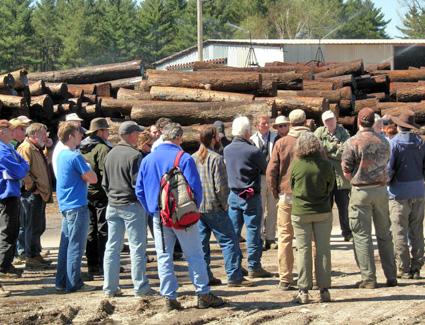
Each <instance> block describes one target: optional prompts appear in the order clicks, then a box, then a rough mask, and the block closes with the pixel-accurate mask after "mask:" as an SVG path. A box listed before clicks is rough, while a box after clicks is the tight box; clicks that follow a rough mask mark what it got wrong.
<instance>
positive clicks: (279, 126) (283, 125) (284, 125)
mask: <svg viewBox="0 0 425 325" xmlns="http://www.w3.org/2000/svg"><path fill="white" fill-rule="evenodd" d="M288 126H289V125H288V124H279V125H278V126H277V127H278V128H283V127H285V128H286V127H288Z"/></svg>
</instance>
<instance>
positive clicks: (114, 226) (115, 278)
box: [103, 202, 150, 295]
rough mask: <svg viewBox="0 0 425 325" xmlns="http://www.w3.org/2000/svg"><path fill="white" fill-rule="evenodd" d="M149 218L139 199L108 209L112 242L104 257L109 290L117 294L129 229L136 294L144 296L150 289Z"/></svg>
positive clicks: (106, 286) (104, 284)
mask: <svg viewBox="0 0 425 325" xmlns="http://www.w3.org/2000/svg"><path fill="white" fill-rule="evenodd" d="M146 218H147V215H146V212H145V210H144V209H143V207H142V206H141V205H140V204H139V203H138V202H134V203H130V204H127V205H121V206H111V205H108V207H107V208H106V221H108V241H107V243H106V249H105V257H104V260H103V270H104V276H105V278H104V283H103V290H104V291H105V293H107V294H113V293H115V292H116V291H117V290H118V288H119V280H120V253H121V250H122V245H123V242H124V234H125V231H126V230H127V234H128V242H129V246H130V260H131V279H132V280H133V286H134V293H135V294H136V295H142V294H144V293H146V292H148V291H149V290H150V286H149V280H148V277H147V276H146V224H147V219H146Z"/></svg>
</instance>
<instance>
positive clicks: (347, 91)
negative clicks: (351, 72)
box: [277, 87, 352, 104]
mask: <svg viewBox="0 0 425 325" xmlns="http://www.w3.org/2000/svg"><path fill="white" fill-rule="evenodd" d="M277 94H278V97H285V96H301V97H324V98H326V99H327V100H328V101H329V103H335V104H337V103H339V102H340V101H341V99H347V100H351V99H352V93H351V88H350V87H344V88H341V89H336V90H296V91H294V90H279V91H278V92H277Z"/></svg>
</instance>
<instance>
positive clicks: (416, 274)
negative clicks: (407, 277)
mask: <svg viewBox="0 0 425 325" xmlns="http://www.w3.org/2000/svg"><path fill="white" fill-rule="evenodd" d="M411 274H412V279H415V280H419V279H421V273H420V271H419V270H415V271H412V272H411Z"/></svg>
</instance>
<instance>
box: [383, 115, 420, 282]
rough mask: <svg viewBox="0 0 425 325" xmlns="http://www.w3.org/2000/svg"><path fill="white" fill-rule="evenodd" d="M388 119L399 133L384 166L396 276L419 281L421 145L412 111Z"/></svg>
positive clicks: (393, 139)
mask: <svg viewBox="0 0 425 325" xmlns="http://www.w3.org/2000/svg"><path fill="white" fill-rule="evenodd" d="M392 120H393V121H394V122H395V123H396V124H397V128H398V131H399V133H398V134H397V135H396V136H395V137H393V138H392V139H391V141H390V145H391V156H390V161H389V163H388V177H389V180H390V181H389V188H388V191H389V197H390V214H391V226H392V234H393V236H394V247H395V258H396V263H397V269H398V275H397V276H398V277H400V278H402V279H406V278H407V279H412V278H413V279H419V278H420V270H421V267H422V265H423V263H424V262H423V257H424V232H423V223H424V195H425V186H424V172H425V142H424V141H423V140H422V139H421V137H420V136H419V135H416V134H414V133H413V132H412V129H414V128H416V125H415V114H414V113H413V112H412V111H410V110H406V111H404V112H403V113H402V114H401V115H400V116H399V117H398V118H397V117H393V118H392ZM409 243H410V246H411V249H410V254H409Z"/></svg>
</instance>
